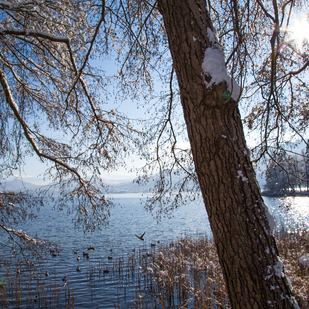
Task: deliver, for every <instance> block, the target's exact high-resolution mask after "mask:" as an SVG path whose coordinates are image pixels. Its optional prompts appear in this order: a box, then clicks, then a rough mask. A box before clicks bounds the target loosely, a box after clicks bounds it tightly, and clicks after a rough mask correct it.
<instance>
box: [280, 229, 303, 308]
mask: <svg viewBox="0 0 309 309" xmlns="http://www.w3.org/2000/svg"><path fill="white" fill-rule="evenodd" d="M276 238H277V246H278V250H279V252H280V258H281V260H282V262H283V264H284V268H285V273H286V274H287V275H288V277H289V278H290V280H291V284H292V287H293V294H294V295H295V298H296V299H297V302H298V304H299V306H300V308H304V309H305V308H309V268H308V267H305V266H303V265H301V264H300V263H299V262H298V259H299V258H300V257H302V256H303V255H305V254H308V253H309V231H308V230H306V229H305V228H295V229H289V230H288V231H287V230H284V229H283V230H281V231H280V232H278V233H277V235H276Z"/></svg>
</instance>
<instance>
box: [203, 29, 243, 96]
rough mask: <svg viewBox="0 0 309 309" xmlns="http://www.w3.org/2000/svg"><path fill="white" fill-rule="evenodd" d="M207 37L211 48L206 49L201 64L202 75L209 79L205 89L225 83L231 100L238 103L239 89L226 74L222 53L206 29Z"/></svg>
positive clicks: (211, 33) (214, 36) (211, 32)
mask: <svg viewBox="0 0 309 309" xmlns="http://www.w3.org/2000/svg"><path fill="white" fill-rule="evenodd" d="M207 36H208V38H209V41H210V42H211V43H212V44H213V46H212V47H209V48H207V49H206V51H205V55H204V60H203V63H202V69H203V72H204V74H205V75H206V76H209V77H211V80H210V82H206V81H205V84H206V87H207V88H211V87H212V86H213V85H214V84H219V83H221V82H224V81H225V82H226V84H227V90H228V91H229V92H230V93H231V98H232V99H233V100H234V101H238V99H239V97H240V92H241V89H240V87H239V86H238V85H237V83H236V81H235V80H234V79H231V77H230V76H229V74H228V72H227V69H226V66H225V61H224V57H223V53H222V50H221V48H220V45H219V43H218V40H217V38H216V35H215V33H214V32H213V31H212V30H211V29H210V28H207Z"/></svg>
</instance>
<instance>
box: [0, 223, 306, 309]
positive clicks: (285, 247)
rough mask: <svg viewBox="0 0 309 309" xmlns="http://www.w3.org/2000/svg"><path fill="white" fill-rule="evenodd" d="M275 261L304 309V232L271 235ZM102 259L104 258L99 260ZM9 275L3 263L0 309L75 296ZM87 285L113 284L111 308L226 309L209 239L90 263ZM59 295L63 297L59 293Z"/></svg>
mask: <svg viewBox="0 0 309 309" xmlns="http://www.w3.org/2000/svg"><path fill="white" fill-rule="evenodd" d="M275 236H276V238H277V245H278V249H279V252H280V257H281V259H282V261H283V263H284V265H285V272H286V274H287V275H288V276H289V278H290V280H291V283H292V287H293V293H294V295H295V297H296V299H297V301H298V303H299V305H300V308H302V309H305V308H309V280H308V277H309V269H308V268H306V267H304V266H302V265H300V264H299V262H298V259H299V258H300V257H301V256H303V255H304V254H306V253H308V252H309V231H307V230H305V229H294V230H292V229H289V230H288V231H287V230H281V231H279V232H277V233H276V235H275ZM104 260H106V259H104ZM21 270H22V271H21V273H15V272H12V271H11V269H10V265H7V272H6V277H5V281H3V280H1V283H0V293H1V308H11V305H12V304H14V308H19V307H21V305H22V304H23V303H25V302H26V303H27V308H40V307H43V308H58V307H57V306H58V305H59V304H60V303H61V304H63V305H62V308H74V296H72V291H71V290H70V289H69V288H68V287H66V288H65V289H66V290H65V296H64V297H65V299H64V300H61V299H60V294H59V288H60V287H59V285H57V283H56V278H53V276H50V279H49V280H46V278H45V280H44V279H43V278H42V274H37V275H36V277H35V276H34V270H31V269H28V270H27V271H25V269H22V268H21ZM86 274H87V281H88V284H89V285H90V287H91V286H92V285H93V286H94V285H95V284H96V283H98V282H99V283H103V284H104V282H105V281H104V280H110V279H112V280H113V281H114V282H115V281H117V282H118V287H117V299H118V300H117V303H115V304H111V307H114V308H139V309H140V308H230V305H229V300H228V296H227V293H226V288H225V283H224V280H223V275H222V272H221V269H220V264H219V260H218V256H217V252H216V248H215V245H214V243H213V241H212V240H209V239H208V238H207V237H200V238H188V237H185V238H182V239H179V240H177V241H173V242H171V243H170V244H167V245H163V246H162V245H161V246H156V247H154V246H151V247H150V249H149V250H148V251H146V250H145V249H140V250H136V251H134V252H131V253H130V254H128V255H127V257H121V258H114V259H113V260H112V261H110V262H109V263H106V262H102V263H101V262H100V263H98V264H97V265H96V266H94V265H93V264H91V265H89V269H88V271H87V272H86ZM61 297H63V293H62V294H61Z"/></svg>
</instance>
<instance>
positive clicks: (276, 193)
mask: <svg viewBox="0 0 309 309" xmlns="http://www.w3.org/2000/svg"><path fill="white" fill-rule="evenodd" d="M261 194H262V196H267V197H285V196H309V191H300V190H281V191H268V190H264V191H262V192H261Z"/></svg>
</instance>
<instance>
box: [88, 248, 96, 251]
mask: <svg viewBox="0 0 309 309" xmlns="http://www.w3.org/2000/svg"><path fill="white" fill-rule="evenodd" d="M88 250H93V251H95V250H96V248H95V247H88Z"/></svg>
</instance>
